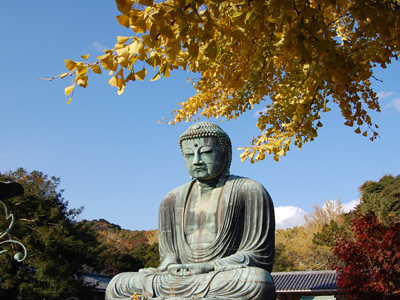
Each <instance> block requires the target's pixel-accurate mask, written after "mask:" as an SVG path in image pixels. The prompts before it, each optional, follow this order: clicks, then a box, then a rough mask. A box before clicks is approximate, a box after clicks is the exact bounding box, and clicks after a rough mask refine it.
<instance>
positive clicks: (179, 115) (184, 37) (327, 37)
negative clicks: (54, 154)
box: [57, 0, 400, 162]
mask: <svg viewBox="0 0 400 300" xmlns="http://www.w3.org/2000/svg"><path fill="white" fill-rule="evenodd" d="M116 3H117V7H118V10H119V11H120V13H121V14H120V15H118V16H117V20H118V22H119V23H120V24H121V25H122V26H124V27H126V28H130V29H132V31H129V33H127V36H119V37H117V44H116V45H115V47H114V48H113V49H110V50H105V51H104V52H105V54H104V55H101V56H98V57H97V61H95V62H93V63H90V62H89V61H88V58H89V55H84V56H82V58H83V59H84V61H72V60H69V59H66V60H65V66H66V67H67V69H68V72H67V73H63V74H61V75H59V76H57V77H61V78H64V77H66V76H68V75H71V76H73V77H74V81H75V83H74V84H73V85H72V86H70V87H67V88H66V89H65V93H66V94H67V95H72V94H71V93H73V89H74V87H75V86H77V85H79V86H81V87H86V86H87V85H88V74H89V73H90V72H93V73H98V74H99V73H101V68H104V69H105V70H107V71H110V74H111V76H112V78H111V79H110V81H109V83H110V84H111V85H112V86H115V87H117V88H118V94H122V93H123V92H124V90H125V87H126V84H127V83H128V82H129V81H135V80H143V79H144V78H145V77H146V75H147V70H146V68H145V67H144V63H145V62H146V63H147V64H148V65H149V66H150V67H151V68H154V69H155V70H157V74H156V75H155V76H154V77H153V79H152V80H157V79H158V78H160V77H161V76H164V77H169V76H170V71H172V70H174V69H179V68H181V69H183V70H187V69H189V70H191V71H193V72H196V73H198V75H197V77H200V78H199V79H198V80H193V85H194V87H195V89H196V94H195V95H194V96H193V97H191V98H189V99H188V100H187V101H186V102H182V103H179V104H180V108H179V109H176V110H175V111H174V113H173V120H172V122H173V123H176V122H181V121H183V120H184V121H189V120H195V119H197V118H198V116H199V114H200V115H203V116H205V117H207V118H209V117H219V116H221V117H222V118H224V119H227V120H230V119H236V118H237V117H238V116H240V115H241V114H242V113H243V112H245V111H247V110H251V109H252V108H254V105H255V104H259V103H261V102H262V101H265V100H267V99H270V100H271V102H269V103H268V104H266V107H265V109H264V111H263V112H262V113H261V114H260V116H259V118H258V122H257V127H258V128H259V129H260V135H259V136H258V137H256V138H254V139H253V141H252V144H251V146H248V147H245V148H244V152H243V153H242V155H241V156H242V160H245V159H247V158H250V159H251V161H252V162H254V161H259V160H263V159H264V158H265V156H266V154H273V155H274V158H275V159H276V160H279V157H280V156H282V155H285V153H286V152H287V151H288V150H289V145H290V144H291V142H294V144H295V145H296V146H297V147H298V148H301V147H302V146H303V144H304V143H306V142H308V141H312V140H314V138H315V137H317V135H318V128H320V127H321V126H323V124H322V122H321V121H322V119H321V117H322V114H323V113H324V112H328V111H329V110H330V108H329V106H330V105H332V104H329V102H330V101H332V102H333V105H338V106H339V108H340V110H341V112H342V115H343V116H344V118H345V125H347V126H350V127H353V126H355V127H357V128H356V129H355V132H356V133H357V134H361V133H362V135H363V136H368V131H367V130H368V129H369V130H370V139H371V140H374V139H375V138H376V137H377V135H378V133H377V132H376V131H375V128H377V126H376V125H374V123H373V122H372V120H371V117H370V112H371V111H377V112H379V111H380V106H379V102H378V97H377V95H376V93H375V92H374V91H373V90H372V88H371V79H373V78H374V77H373V68H374V67H375V66H377V65H378V66H381V67H383V68H385V67H386V65H387V64H390V62H391V60H392V59H398V54H399V50H400V9H399V7H400V3H399V1H398V0H382V1H375V0H364V1H360V0H335V1H327V0H314V1H304V0H279V1H278V0H272V1H265V0H252V1H241V0H167V1H162V2H155V1H153V0H116ZM71 99H72V97H71V98H70V100H69V101H68V103H69V102H70V101H71Z"/></svg>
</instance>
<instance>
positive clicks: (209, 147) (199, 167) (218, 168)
mask: <svg viewBox="0 0 400 300" xmlns="http://www.w3.org/2000/svg"><path fill="white" fill-rule="evenodd" d="M182 152H183V157H184V158H185V165H186V169H187V171H188V172H189V174H190V176H192V177H194V178H196V179H199V180H208V179H211V178H214V177H216V176H218V175H219V174H221V172H222V171H223V170H224V166H225V162H226V155H225V154H224V152H222V150H221V149H220V147H219V145H218V142H217V140H216V139H215V138H214V137H205V138H195V139H191V140H184V141H183V142H182Z"/></svg>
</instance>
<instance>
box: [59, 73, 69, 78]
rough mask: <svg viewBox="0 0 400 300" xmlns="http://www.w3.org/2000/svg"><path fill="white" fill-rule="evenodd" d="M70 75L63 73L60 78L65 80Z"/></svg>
mask: <svg viewBox="0 0 400 300" xmlns="http://www.w3.org/2000/svg"><path fill="white" fill-rule="evenodd" d="M67 75H68V73H62V74H61V75H60V78H61V79H63V78H64V77H65V76H67Z"/></svg>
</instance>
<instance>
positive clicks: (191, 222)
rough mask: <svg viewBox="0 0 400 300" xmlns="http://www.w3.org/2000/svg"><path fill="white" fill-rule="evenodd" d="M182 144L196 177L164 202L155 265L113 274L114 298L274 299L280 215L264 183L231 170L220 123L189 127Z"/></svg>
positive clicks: (110, 295) (229, 150)
mask: <svg viewBox="0 0 400 300" xmlns="http://www.w3.org/2000/svg"><path fill="white" fill-rule="evenodd" d="M179 144H180V147H181V151H182V154H183V157H184V160H185V165H186V168H187V170H188V172H189V174H190V176H191V177H192V178H194V180H192V181H191V182H189V183H187V184H185V185H183V186H180V187H178V188H176V189H174V190H173V191H171V192H170V193H169V194H167V196H165V198H164V199H163V201H162V202H161V205H160V210H159V216H158V222H159V248H160V255H161V263H160V266H159V267H158V268H157V269H154V268H149V269H141V270H139V272H127V273H122V274H119V275H117V276H115V277H114V278H113V279H112V280H111V282H110V284H109V285H108V288H107V291H106V297H108V298H107V299H108V300H114V299H130V297H131V296H132V295H133V294H134V293H137V294H141V295H143V298H144V299H260V300H261V299H263V300H270V299H271V300H272V299H276V296H275V287H274V283H273V280H272V278H271V276H270V274H269V273H270V272H271V270H272V264H273V261H274V252H275V248H274V247H275V246H274V234H275V219H274V209H273V204H272V200H271V198H270V196H269V194H268V192H267V191H266V190H265V189H264V187H263V186H262V185H261V184H259V183H257V182H255V181H253V180H251V179H247V178H244V177H239V176H234V175H230V173H229V168H230V162H231V156H232V146H231V142H230V139H229V137H228V135H227V134H226V133H225V132H224V131H223V130H222V129H221V128H220V127H219V126H217V125H215V124H213V123H210V122H200V123H196V124H194V125H192V126H190V127H189V128H188V129H187V130H186V132H185V133H183V134H182V135H181V137H180V138H179Z"/></svg>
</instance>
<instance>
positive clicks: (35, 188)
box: [0, 168, 97, 300]
mask: <svg viewBox="0 0 400 300" xmlns="http://www.w3.org/2000/svg"><path fill="white" fill-rule="evenodd" d="M0 181H17V182H19V183H21V184H22V185H23V186H24V188H25V193H24V194H23V195H21V196H18V197H14V198H11V199H9V200H7V203H8V205H9V208H10V211H11V213H12V214H14V216H15V217H16V223H15V226H14V228H13V229H12V231H11V233H10V235H9V237H10V239H14V240H18V241H20V242H22V243H23V244H24V245H25V246H26V248H27V250H28V257H27V258H26V260H24V261H23V262H20V263H18V262H17V261H15V260H13V258H12V256H13V255H12V254H13V253H15V252H19V251H20V249H18V247H17V248H16V247H13V248H9V249H8V250H9V251H8V252H7V253H6V255H3V256H1V257H0V260H1V263H0V274H1V275H0V276H1V277H2V278H3V285H2V286H3V289H4V291H5V294H4V295H3V298H2V299H21V300H22V299H24V300H27V299H32V300H36V299H38V300H39V299H48V300H51V299H54V300H59V299H67V298H69V297H71V296H74V297H80V298H81V299H85V298H86V297H87V292H88V291H89V290H90V289H91V287H88V286H86V285H85V284H84V282H83V280H82V276H81V275H82V274H81V271H83V265H84V264H90V263H91V260H92V257H91V256H90V253H91V252H92V249H93V248H94V247H95V246H96V245H97V242H96V239H95V237H94V235H93V234H92V231H91V230H89V229H88V228H87V227H86V226H83V225H82V224H80V223H77V222H76V217H77V216H78V215H79V214H80V212H81V210H82V208H80V209H68V201H65V200H64V198H63V197H62V193H63V190H59V189H58V185H59V183H60V179H59V178H56V177H51V178H49V177H48V176H47V175H45V174H43V173H42V172H38V171H33V172H31V173H27V172H26V171H25V170H24V169H22V168H20V169H17V170H16V171H15V172H11V171H10V172H8V173H3V174H1V173H0ZM8 223H9V221H8V220H5V219H4V217H3V218H0V227H1V228H3V229H5V228H7V227H8Z"/></svg>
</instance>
